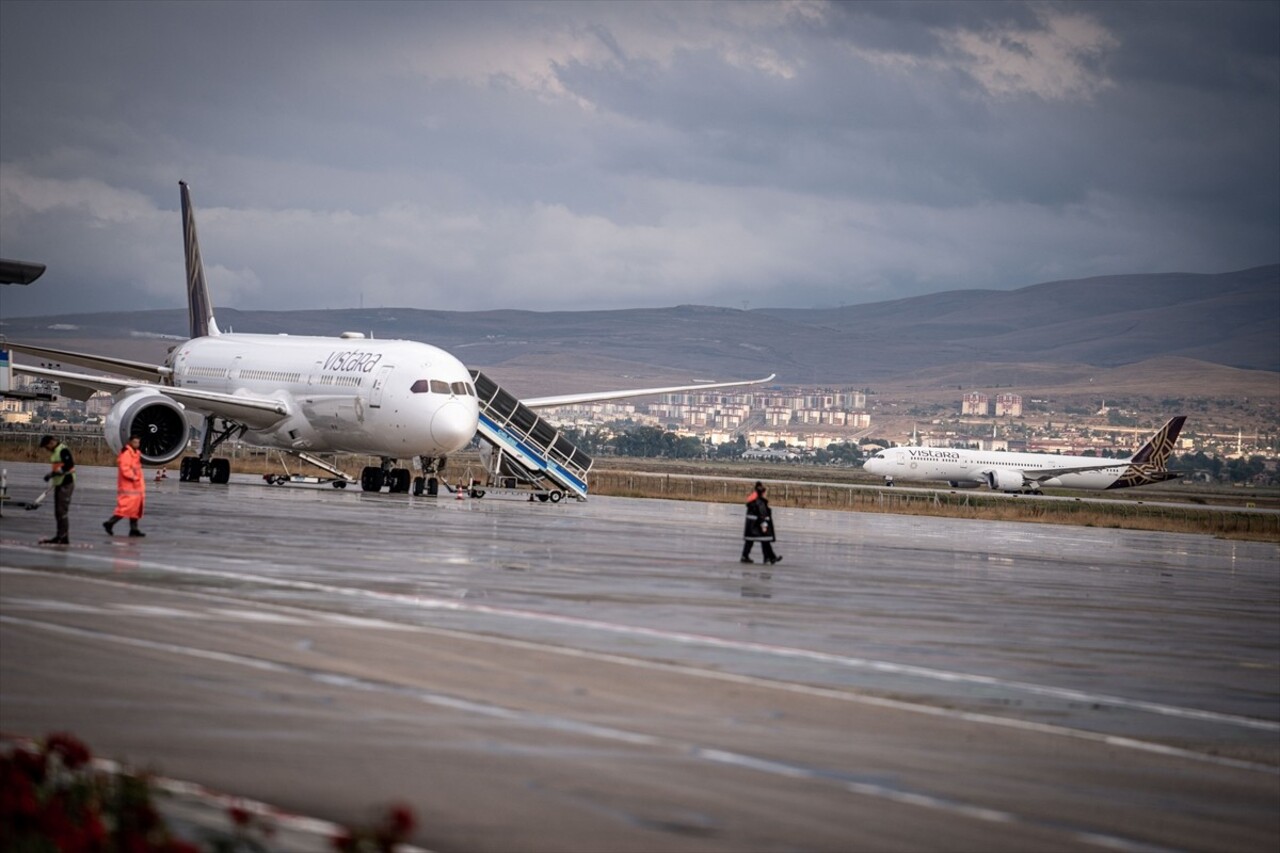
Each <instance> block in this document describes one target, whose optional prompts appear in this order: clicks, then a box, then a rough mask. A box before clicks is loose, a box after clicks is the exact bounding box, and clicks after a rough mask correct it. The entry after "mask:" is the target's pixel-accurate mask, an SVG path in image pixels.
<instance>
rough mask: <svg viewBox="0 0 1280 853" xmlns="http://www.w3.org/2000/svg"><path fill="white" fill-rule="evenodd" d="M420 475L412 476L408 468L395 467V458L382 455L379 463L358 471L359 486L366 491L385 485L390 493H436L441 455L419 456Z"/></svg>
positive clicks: (441, 469)
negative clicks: (411, 491)
mask: <svg viewBox="0 0 1280 853" xmlns="http://www.w3.org/2000/svg"><path fill="white" fill-rule="evenodd" d="M418 459H419V463H420V464H421V466H422V474H423V476H421V477H414V476H413V475H412V473H411V472H410V471H409V469H408V468H395V467H393V466H394V465H395V463H396V460H395V459H392V458H391V457H389V456H384V457H382V464H381V465H367V466H365V468H364V470H362V471H361V472H360V488H361V489H363V490H364V491H366V492H380V491H382V488H383V487H384V486H385V487H386V488H387V491H389V492H390V493H391V494H408V493H409V491H410V489H412V490H413V494H415V495H418V496H421V495H423V494H427V495H436V494H438V493H439V489H440V479H439V476H438V475H439V474H440V473H441V472H443V471H444V466H445V463H446V461H447V460H446V458H445V457H443V456H438V457H437V456H420V457H418Z"/></svg>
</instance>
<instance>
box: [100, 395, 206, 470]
mask: <svg viewBox="0 0 1280 853" xmlns="http://www.w3.org/2000/svg"><path fill="white" fill-rule="evenodd" d="M188 432H189V428H188V426H187V415H186V409H184V408H183V406H182V404H181V403H179V402H177V401H176V400H171V399H169V398H168V397H166V396H165V395H163V394H161V393H159V392H156V391H151V390H149V389H146V388H135V389H133V390H131V391H126V392H125V393H124V394H123V395H122V396H121V397H120V399H119V400H117V401H116V404H115V405H114V406H112V407H111V411H110V412H109V413H108V414H107V419H106V422H105V423H104V424H103V427H102V434H103V435H104V436H105V437H106V439H107V444H109V445H111V449H112V450H114V451H115V452H116V453H119V452H120V450H121V449H122V448H123V447H124V446H125V445H126V444H128V443H129V436H131V435H137V436H139V437H141V438H142V446H141V447H140V448H139V450H141V451H142V461H143V462H144V463H146V464H147V465H164V464H166V463H168V462H172V461H173V460H175V459H177V458H178V457H179V456H181V455H182V454H183V452H184V451H185V450H186V449H187V436H188Z"/></svg>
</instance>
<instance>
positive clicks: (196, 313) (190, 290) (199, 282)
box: [178, 181, 221, 338]
mask: <svg viewBox="0 0 1280 853" xmlns="http://www.w3.org/2000/svg"><path fill="white" fill-rule="evenodd" d="M178 186H179V187H181V189H182V240H183V243H184V244H185V245H186V255H187V316H188V319H189V320H190V323H191V337H193V338H203V337H205V336H206V335H217V334H221V333H220V332H219V331H218V324H217V322H216V321H215V320H214V319H213V303H212V302H210V301H209V288H208V287H207V286H206V285H205V283H204V262H203V261H202V260H200V241H199V240H198V239H197V238H196V212H195V209H194V208H193V207H192V206H191V190H190V189H188V187H187V182H186V181H178Z"/></svg>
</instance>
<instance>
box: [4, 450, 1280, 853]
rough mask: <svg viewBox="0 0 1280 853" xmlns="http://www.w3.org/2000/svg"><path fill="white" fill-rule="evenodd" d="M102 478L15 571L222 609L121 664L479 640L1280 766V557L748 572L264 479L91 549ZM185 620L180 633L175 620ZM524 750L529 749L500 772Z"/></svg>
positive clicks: (985, 542) (903, 541) (981, 540)
mask: <svg viewBox="0 0 1280 853" xmlns="http://www.w3.org/2000/svg"><path fill="white" fill-rule="evenodd" d="M32 470H36V469H35V468H34V467H33V469H32ZM109 474H110V472H109V471H105V470H103V471H99V470H96V469H89V470H88V471H87V472H86V474H85V476H83V477H82V484H81V486H80V487H79V488H78V491H77V500H76V505H75V510H74V515H73V532H72V536H73V541H75V542H77V544H80V543H83V547H79V548H76V549H50V548H39V547H36V546H34V545H32V544H31V543H32V542H34V540H35V539H37V538H39V535H40V534H41V532H42V531H43V526H42V523H41V522H47V519H42V518H38V517H36V514H34V513H32V514H27V515H26V516H25V517H14V518H13V519H12V520H11V519H10V518H9V517H6V519H5V528H4V533H3V537H4V540H5V553H4V561H3V564H4V565H5V566H8V567H12V568H20V569H22V570H24V571H28V572H37V573H46V574H48V575H49V576H57V577H65V578H76V577H81V578H86V579H93V578H100V579H103V580H107V579H110V580H112V581H118V582H121V583H125V584H128V585H130V586H131V587H132V588H134V589H139V590H141V589H146V590H148V591H152V592H155V593H163V594H165V595H181V596H186V597H190V596H204V597H212V598H213V599H216V603H214V602H212V601H211V602H206V603H205V604H204V605H202V606H201V607H200V608H195V609H193V608H192V605H191V600H189V598H183V599H182V600H180V601H174V602H173V603H172V604H166V603H162V602H158V603H152V604H145V605H144V604H138V605H137V607H135V608H134V609H132V610H130V609H129V608H128V607H125V606H123V605H119V606H116V605H109V604H107V603H103V604H102V606H101V609H100V610H99V611H96V612H95V614H94V618H95V619H96V620H98V622H100V623H101V625H102V626H106V627H101V628H100V630H101V631H102V632H103V633H101V634H100V636H101V637H102V638H103V639H102V640H101V641H102V642H104V643H106V642H116V640H112V639H107V638H108V637H114V636H115V634H114V633H112V632H113V631H114V630H115V629H114V628H113V627H111V626H113V625H114V624H116V623H115V621H113V620H118V619H123V618H125V615H126V614H128V615H129V616H130V618H132V619H135V620H137V619H143V618H151V619H153V620H159V621H164V620H171V621H181V622H183V623H184V624H186V625H192V624H200V625H207V626H211V625H215V624H216V625H217V626H218V627H217V635H218V636H221V635H223V634H226V636H227V638H228V639H227V642H228V643H233V644H235V645H238V646H240V645H244V646H246V651H245V652H241V653H238V654H241V656H242V657H244V659H245V661H248V660H249V659H251V658H255V655H253V654H249V653H248V649H252V648H253V647H254V645H255V642H257V641H256V640H255V639H254V638H255V637H256V636H257V635H256V634H255V633H254V632H256V631H262V630H265V629H266V628H267V627H268V626H273V629H280V630H283V629H286V628H288V629H291V630H303V629H306V628H308V626H319V627H317V628H316V629H315V631H313V632H311V633H308V634H306V635H304V636H291V637H290V638H289V640H288V642H282V645H281V648H286V649H289V650H291V651H290V654H300V655H307V656H315V655H319V654H321V651H322V650H323V651H325V653H326V654H334V653H335V652H334V651H333V650H332V644H331V643H324V642H320V641H318V640H317V636H319V635H320V634H318V633H316V632H323V631H327V630H330V629H332V628H334V627H336V626H342V627H343V628H344V629H349V630H364V631H367V632H378V633H382V632H394V633H397V634H398V635H401V636H404V637H413V638H415V639H414V642H416V643H420V644H426V645H424V646H419V648H426V647H427V646H430V647H432V648H434V646H435V644H436V643H440V642H444V641H446V640H450V641H452V640H457V639H463V638H465V639H469V640H472V641H474V642H482V643H486V644H490V645H492V646H493V648H494V649H495V650H497V649H506V650H508V652H510V653H515V652H516V651H522V652H523V651H529V650H536V651H537V652H538V653H539V654H543V655H551V656H568V657H572V658H573V659H574V660H579V661H582V662H584V665H585V664H586V663H587V662H590V663H592V665H594V664H601V665H609V666H622V667H624V668H626V669H627V670H628V671H630V672H632V673H634V674H635V675H636V677H658V676H659V675H660V676H661V677H663V678H665V677H668V676H672V675H676V674H678V675H680V676H681V677H690V678H695V679H700V680H702V681H704V682H706V683H708V684H712V683H714V684H717V685H720V686H722V687H724V688H725V689H733V685H740V686H741V687H742V688H743V689H747V688H751V689H755V688H757V687H767V688H768V689H771V690H775V691H779V693H780V695H786V696H791V697H794V698H796V700H797V701H798V700H799V697H808V698H810V699H817V700H822V701H824V702H834V703H838V704H841V705H857V706H859V707H864V708H878V709H885V710H890V711H892V712H893V713H895V714H898V715H904V716H905V718H907V719H917V718H918V719H925V718H935V719H938V720H949V721H952V722H954V723H955V724H957V725H960V724H963V725H966V726H972V725H976V726H986V727H993V728H1000V729H1006V730H1008V731H1010V732H1014V731H1016V732H1021V733H1035V734H1039V735H1043V736H1049V737H1059V738H1066V739H1068V741H1078V742H1082V743H1092V744H1099V745H1106V746H1107V747H1108V748H1110V749H1113V750H1117V751H1118V752H1119V753H1121V754H1124V753H1149V754H1152V755H1164V756H1169V757H1177V758H1179V759H1181V760H1187V761H1192V762H1196V763H1203V764H1208V765H1214V766H1219V767H1221V768H1224V769H1226V770H1231V769H1235V770H1243V771H1248V772H1261V773H1264V774H1270V775H1272V776H1274V775H1275V768H1276V767H1278V766H1280V559H1278V557H1280V549H1277V547H1276V546H1275V545H1270V544H1261V543H1241V542H1226V541H1220V540H1215V539H1211V538H1208V537H1203V536H1179V535H1169V534H1157V533H1145V532H1135V531H1120V530H1104V529H1097V528H1071V527H1059V526H1041V525H1030V524H1013V523H999V522H980V521H964V520H951V519H937V518H917V517H899V516H892V515H880V514H859V513H841V512H829V511H800V510H789V509H786V508H775V511H776V512H777V514H778V516H779V519H780V521H779V526H780V529H781V530H783V531H784V534H783V542H782V543H781V548H782V549H783V550H785V552H786V555H787V560H786V562H785V563H781V564H779V565H777V566H771V567H768V568H762V567H757V568H752V569H746V568H745V567H743V566H742V565H741V564H739V563H738V559H737V557H738V553H739V551H738V549H739V545H740V540H739V536H740V532H741V508H740V507H738V506H737V505H736V504H735V505H715V504H686V503H678V502H668V501H638V500H626V499H609V498H593V499H592V500H591V501H589V502H588V503H586V504H576V503H562V504H559V505H552V504H537V503H534V504H530V503H523V502H497V501H493V502H486V501H484V500H465V501H455V500H440V499H430V498H413V497H410V496H403V495H394V496H393V495H364V494H361V493H356V492H345V491H343V492H338V491H334V490H328V491H324V490H307V489H293V488H290V487H266V486H260V485H257V483H256V482H250V481H247V480H246V481H244V482H237V481H233V483H232V484H231V485H229V486H226V487H216V486H211V485H208V484H179V483H178V482H176V481H166V482H165V483H163V484H160V485H157V486H156V487H155V488H153V489H152V490H151V491H150V492H149V494H148V523H149V527H148V531H149V533H150V534H151V535H150V536H149V537H148V539H147V540H146V541H145V542H144V543H142V544H140V545H135V544H134V543H129V544H128V545H127V546H126V545H124V544H122V543H119V542H114V541H112V540H110V539H107V538H105V537H103V536H102V535H101V533H99V534H98V535H97V536H94V535H93V534H90V533H85V532H84V530H85V529H86V528H91V527H93V526H96V525H90V524H89V523H88V519H92V518H96V517H97V515H99V514H103V512H104V511H106V510H109V506H110V501H111V500H112V493H111V487H112V481H111V480H110V478H109ZM13 479H14V475H12V474H11V481H12V480H13ZM104 517H105V515H104ZM7 577H10V578H14V577H17V575H13V574H12V573H10V574H9V575H7ZM12 583H13V581H12V580H11V581H6V584H5V592H6V593H7V591H8V589H10V588H12ZM34 600H35V598H34V597H32V596H28V597H27V599H25V600H17V599H13V598H8V597H6V596H5V595H0V606H3V614H4V616H5V618H6V619H7V620H8V621H7V623H6V624H8V625H10V626H17V625H19V624H26V625H28V626H34V625H35V624H36V623H37V622H38V621H39V619H38V618H37V615H36V614H39V613H44V614H48V613H49V612H51V610H50V605H41V607H42V608H43V609H41V607H36V606H35V605H34V604H32V603H31V602H33V601H34ZM24 601H25V603H24ZM146 607H154V608H159V609H153V610H146V609H145V608H146ZM184 607H185V608H186V611H190V612H189V613H188V615H186V616H182V617H179V616H176V615H174V613H172V612H170V613H167V614H166V613H164V612H162V611H163V610H164V609H165V608H170V609H176V610H182V609H183V608H184ZM139 608H144V609H139ZM55 609H56V608H55ZM71 615H72V612H71V611H67V618H71ZM80 616H82V617H83V616H84V613H83V612H81V614H80ZM22 620H27V621H25V622H23V621H22ZM51 630H52V629H51ZM65 630H68V631H70V630H72V629H71V627H70V626H66V628H65ZM76 630H81V631H86V630H89V628H88V627H81V628H78V629H76ZM95 630H99V629H95ZM211 630H213V629H212V628H211V627H206V628H200V629H197V630H196V631H195V632H194V633H192V632H191V631H190V630H187V631H186V632H185V633H184V635H183V636H184V639H183V640H182V641H181V642H179V641H178V640H177V639H170V640H168V641H165V642H162V643H159V644H158V645H156V646H154V647H148V648H150V649H151V650H152V651H153V652H158V651H160V650H161V649H168V650H169V652H170V653H173V654H178V653H179V652H178V651H175V650H177V649H185V648H188V647H189V646H190V648H192V649H193V651H192V654H203V652H200V651H199V649H200V644H199V643H198V642H196V640H197V639H199V638H200V637H201V636H203V634H202V632H206V631H211ZM77 636H86V635H77ZM131 642H132V641H131ZM136 642H138V643H142V642H144V641H143V640H137V641H136ZM146 642H153V641H146ZM155 642H159V641H155ZM166 643H167V645H166ZM138 648H142V646H138ZM181 653H182V654H186V653H185V652H181ZM219 654H226V655H227V657H226V660H227V661H231V660H232V659H233V655H232V654H231V653H230V652H219ZM401 654H402V655H403V653H401ZM400 659H404V660H406V661H411V660H412V654H411V653H410V656H409V657H408V658H403V657H402V658H400ZM236 660H239V659H238V658H236ZM241 665H244V666H248V665H249V664H248V663H244V662H242V663H241ZM263 665H264V666H268V667H271V666H275V667H281V670H280V672H281V673H288V674H289V675H290V676H293V677H303V676H305V677H308V678H315V679H320V680H322V681H323V683H325V684H328V685H330V686H332V687H341V688H342V689H344V690H356V691H373V692H383V693H387V694H388V695H389V696H400V697H402V698H403V697H413V698H415V700H416V701H419V702H424V703H427V704H431V705H439V706H441V707H443V706H448V707H450V708H453V709H455V710H461V711H465V713H467V714H470V715H472V716H488V717H496V718H501V719H507V720H514V719H518V720H520V721H522V724H530V723H531V722H536V724H537V725H538V726H543V727H546V728H548V729H551V730H554V731H556V732H559V733H570V732H572V733H574V734H577V735H582V734H584V733H588V732H589V733H591V734H592V736H593V737H602V738H604V739H606V740H608V739H617V740H619V741H620V742H625V743H627V744H630V745H632V746H644V745H646V744H647V745H650V746H653V745H658V744H661V745H663V749H668V748H669V749H671V750H674V751H675V752H679V751H680V750H681V749H693V750H694V751H695V752H696V754H697V755H699V756H701V758H702V759H703V760H706V761H711V762H713V763H715V762H722V763H724V764H726V765H732V766H736V767H747V766H751V767H752V768H753V769H754V770H755V771H758V772H774V771H775V770H776V773H777V774H778V775H780V776H784V777H786V778H809V776H810V774H812V775H813V778H814V779H817V778H819V777H821V778H825V779H828V780H834V779H835V775H833V774H834V772H835V771H833V770H830V769H814V768H813V767H811V765H809V764H806V763H805V762H803V761H799V760H795V759H788V758H784V757H776V758H773V759H769V760H768V761H766V760H764V759H762V758H761V757H759V756H755V755H753V754H751V753H749V752H748V751H744V750H742V749H729V748H718V747H713V746H709V745H708V746H703V745H702V744H701V743H696V744H694V745H693V746H688V745H684V746H681V744H684V741H682V740H681V738H680V737H677V736H674V735H661V736H659V735H655V734H651V733H648V732H646V731H645V725H644V724H642V723H638V722H637V721H615V722H605V721H603V720H602V721H593V720H588V719H585V718H582V717H579V716H575V715H572V714H552V713H550V712H549V711H538V712H534V711H523V710H519V709H518V708H516V707H515V706H516V705H519V704H520V702H519V701H517V700H514V699H513V700H512V701H511V703H510V704H508V703H506V702H495V701H493V700H491V699H487V698H486V699H479V698H477V699H474V700H473V699H463V698H460V697H458V696H454V695H452V694H449V693H446V692H442V691H436V690H429V689H425V688H421V687H413V688H408V687H402V686H401V685H400V682H399V681H396V680H394V679H390V678H388V679H387V680H386V681H385V682H383V681H379V679H378V678H376V677H373V676H372V675H371V674H367V673H364V672H361V671H356V670H354V669H353V670H352V671H350V672H346V673H345V674H339V673H340V672H341V671H342V668H341V667H333V668H330V667H328V666H325V667H318V668H315V669H314V670H313V669H308V668H307V667H303V666H301V664H299V663H285V662H283V661H280V662H264V663H263ZM309 673H310V674H309ZM531 677H532V676H531ZM531 683H532V682H531ZM379 685H381V686H379ZM538 689H542V688H538ZM596 689H597V690H598V689H599V688H596ZM405 691H408V692H405ZM536 692H537V691H536V689H535V690H534V692H533V693H531V694H530V695H536ZM584 695H586V694H584ZM788 701H790V700H788ZM806 701H807V699H806ZM778 719H781V718H778ZM775 724H780V723H775ZM921 724H922V725H923V723H921ZM606 736H607V737H606ZM637 738H638V739H639V740H636V739H637ZM501 742H502V743H506V742H505V741H501ZM516 748H523V747H516V746H512V745H508V746H505V747H502V749H516ZM691 754H692V753H691ZM770 768H773V770H771V769H770ZM836 775H838V774H836ZM844 784H847V785H848V786H849V787H850V789H851V790H858V789H864V790H863V793H866V794H867V795H872V792H873V790H874V793H875V796H879V797H883V798H887V799H890V800H892V799H894V798H895V797H897V796H898V795H897V794H895V793H894V792H895V791H901V792H908V793H910V796H914V797H917V798H921V799H922V800H924V799H928V798H927V797H926V796H925V795H924V794H922V793H921V791H920V790H918V788H913V787H912V786H903V785H897V784H896V783H893V782H891V781H888V780H887V779H886V778H875V777H866V778H863V777H861V776H859V775H857V774H853V775H850V776H848V778H846V779H844ZM902 796H903V797H906V796H907V793H903V794H902ZM935 799H936V800H937V802H938V803H944V802H950V800H948V798H947V797H944V796H938V797H935ZM967 808H969V806H968V805H966V804H963V803H957V804H956V809H958V810H960V811H963V810H964V809H967ZM993 812H994V813H1003V812H1002V811H1001V810H1000V809H993ZM702 820H703V818H697V819H692V820H691V821H690V822H689V823H690V825H691V826H694V825H699V824H700V823H701V821H702ZM677 822H679V821H677ZM695 834H696V833H695Z"/></svg>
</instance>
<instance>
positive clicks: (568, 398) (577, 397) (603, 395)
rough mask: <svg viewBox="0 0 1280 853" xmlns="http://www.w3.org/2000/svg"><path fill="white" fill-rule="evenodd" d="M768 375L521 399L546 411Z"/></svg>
mask: <svg viewBox="0 0 1280 853" xmlns="http://www.w3.org/2000/svg"><path fill="white" fill-rule="evenodd" d="M777 375H778V374H776V373H770V374H769V375H768V376H766V377H765V378H763V379H748V380H745V381H741V382H704V383H702V384H700V385H673V386H671V387H669V388H632V389H630V390H626V391H592V392H588V393H585V394H561V395H559V396H556V397H530V398H527V399H525V398H521V400H520V402H521V403H524V404H525V405H526V406H528V407H529V408H531V409H547V408H551V407H552V406H571V405H573V404H575V403H598V402H600V401H602V400H624V399H626V398H628V397H648V396H650V395H652V394H675V393H678V392H680V391H707V390H710V389H712V388H736V387H738V386H741V385H760V384H761V383H764V382H772V381H773V378H774V377H775V376H777Z"/></svg>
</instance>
